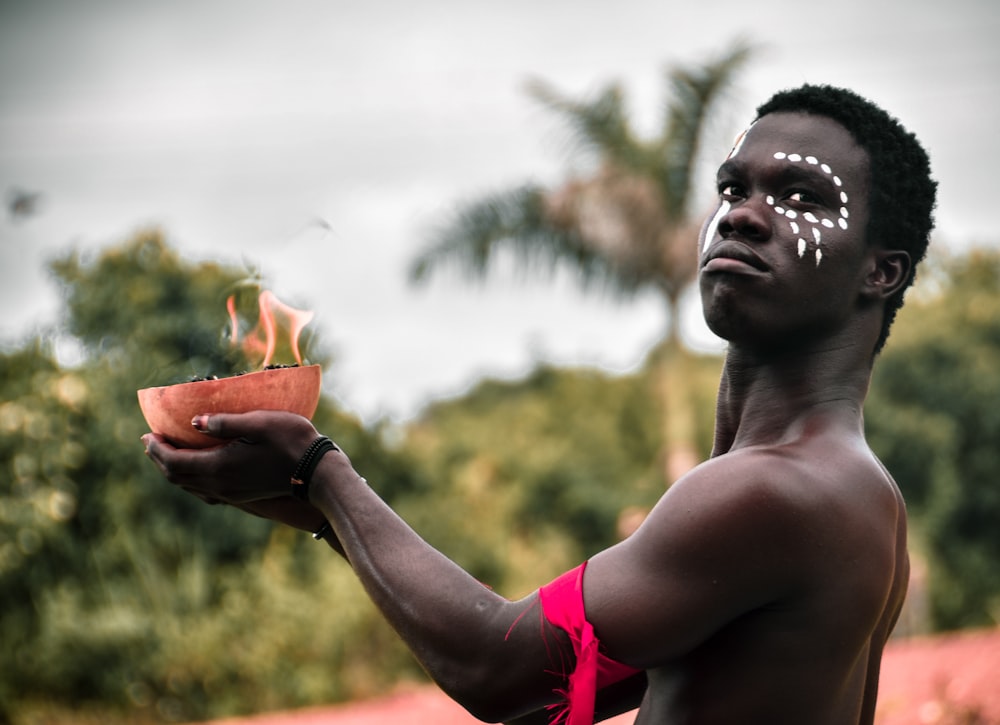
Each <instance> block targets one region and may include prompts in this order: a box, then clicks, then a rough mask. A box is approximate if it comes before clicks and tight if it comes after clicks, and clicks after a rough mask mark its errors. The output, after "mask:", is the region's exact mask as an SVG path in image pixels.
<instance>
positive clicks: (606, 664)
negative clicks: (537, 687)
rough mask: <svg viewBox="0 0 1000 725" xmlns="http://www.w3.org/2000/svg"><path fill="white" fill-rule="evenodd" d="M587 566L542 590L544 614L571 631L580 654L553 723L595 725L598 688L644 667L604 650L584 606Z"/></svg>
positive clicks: (584, 564) (565, 575)
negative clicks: (603, 652)
mask: <svg viewBox="0 0 1000 725" xmlns="http://www.w3.org/2000/svg"><path fill="white" fill-rule="evenodd" d="M586 568H587V562H583V563H582V564H581V565H580V566H578V567H577V568H576V569H571V570H570V571H568V572H566V573H565V574H563V575H562V576H559V577H557V578H556V579H554V580H553V581H552V582H550V583H549V584H546V585H545V586H544V587H542V588H541V589H539V590H538V598H539V599H540V600H541V603H542V614H543V615H544V616H545V618H546V619H547V620H548V621H549V622H550V623H551V624H552V625H554V626H556V627H559V629H562V630H564V631H565V632H566V633H567V634H568V635H569V638H570V641H571V642H572V643H573V653H574V654H575V655H576V667H575V668H574V670H573V671H572V672H570V673H569V675H568V678H567V685H566V689H565V690H559V692H560V694H562V695H563V696H564V697H565V698H566V699H565V702H563V703H560V704H559V705H555V706H554V707H555V708H556V711H555V714H554V715H553V717H552V720H551V721H550V722H551V725H556V724H557V723H565V725H593V723H594V700H595V698H596V697H597V691H598V690H599V689H601V688H602V687H607V686H608V685H613V684H614V683H616V682H621V681H622V680H624V679H626V678H627V677H631V676H632V675H634V674H637V673H638V672H640V671H641V670H637V669H634V668H632V667H629V666H628V665H623V664H622V663H621V662H617V661H615V660H613V659H611V658H610V657H606V656H605V655H603V654H602V653H601V652H600V650H599V647H600V642H599V641H598V639H597V637H596V635H595V634H594V628H593V626H591V624H590V622H588V621H587V616H586V613H585V612H584V608H583V572H584V570H585V569H586Z"/></svg>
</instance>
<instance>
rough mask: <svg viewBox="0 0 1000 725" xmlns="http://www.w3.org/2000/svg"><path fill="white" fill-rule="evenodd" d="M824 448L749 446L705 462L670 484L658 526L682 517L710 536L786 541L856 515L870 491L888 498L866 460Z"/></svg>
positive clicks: (879, 473)
mask: <svg viewBox="0 0 1000 725" xmlns="http://www.w3.org/2000/svg"><path fill="white" fill-rule="evenodd" d="M828 443H829V444H828V445H827V446H825V447H816V446H807V447H803V446H795V445H779V446H755V447H748V448H743V449H739V450H734V451H732V452H729V453H726V454H723V455H720V456H716V457H714V458H710V459H709V460H707V461H705V462H704V463H702V464H700V465H699V466H697V467H696V468H694V469H693V470H691V471H690V472H689V473H688V474H686V475H685V476H683V477H682V478H681V479H679V480H678V481H677V482H676V483H674V484H673V486H671V488H670V489H669V490H668V491H667V493H666V494H665V495H664V496H663V499H662V500H661V502H660V505H658V506H657V507H656V509H654V514H656V517H657V518H658V519H659V520H660V521H662V522H664V523H666V522H667V521H668V520H675V519H676V517H677V516H678V515H682V516H683V517H685V518H686V519H688V520H698V521H699V522H700V525H702V526H704V527H706V528H710V529H711V530H715V531H719V530H728V531H732V532H734V533H736V532H738V531H746V532H747V534H748V535H749V536H751V537H752V536H756V535H759V532H760V531H767V532H770V533H771V534H772V535H773V536H774V537H775V538H776V539H789V540H790V539H794V538H795V537H798V536H802V535H803V534H804V533H805V531H807V530H808V531H812V532H815V531H817V530H818V529H819V528H822V526H821V524H822V525H823V526H825V523H824V522H828V521H829V520H830V519H831V517H833V518H839V517H842V516H853V515H856V514H857V513H858V511H857V507H858V505H859V504H858V502H859V501H860V500H862V499H864V500H869V501H870V500H872V498H873V497H872V496H871V489H873V488H879V489H882V490H884V491H885V492H886V493H889V494H890V497H891V487H892V484H891V479H889V478H888V475H887V474H886V473H885V471H884V469H883V468H882V467H881V466H880V465H879V463H878V461H877V459H876V458H875V457H874V456H873V455H871V453H870V452H866V449H864V448H863V447H859V446H857V445H853V444H850V443H847V444H842V445H841V444H838V443H836V442H828Z"/></svg>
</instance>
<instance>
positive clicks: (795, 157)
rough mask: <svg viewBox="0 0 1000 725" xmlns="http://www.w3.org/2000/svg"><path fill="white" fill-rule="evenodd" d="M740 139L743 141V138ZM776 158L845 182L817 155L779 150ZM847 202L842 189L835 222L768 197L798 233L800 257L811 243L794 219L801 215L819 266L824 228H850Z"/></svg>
mask: <svg viewBox="0 0 1000 725" xmlns="http://www.w3.org/2000/svg"><path fill="white" fill-rule="evenodd" d="M740 140H741V142H742V138H741V139H740ZM774 158H775V159H777V160H778V161H787V162H788V163H790V164H800V163H806V164H809V165H810V166H818V167H819V169H820V170H821V171H822V172H823V173H824V174H826V175H827V176H829V177H830V179H831V181H833V183H834V185H835V186H837V187H838V188H839V187H842V186H843V185H844V182H843V181H842V180H841V178H840V177H839V176H836V175H834V173H833V169H832V168H830V165H829V164H825V163H821V162H820V160H819V159H817V158H816V157H815V156H803V155H802V154H798V153H787V152H785V151H777V152H775V154H774ZM847 202H848V197H847V192H846V191H843V190H841V192H840V203H841V207H840V210H839V211H840V216H839V217H838V218H837V220H836V222H835V221H834V220H833V219H828V218H825V217H824V218H822V219H821V218H820V217H818V216H816V214H814V213H813V212H811V211H807V212H803V213H802V214H801V215H799V214H798V213H797V212H796V211H795V210H794V209H787V208H785V207H783V206H778V205H777V203H776V201H775V199H774V197H773V196H768V197H767V203H768V205H769V206H770V207H771V208H772V209H774V213H775V214H777V215H779V216H783V217H785V218H786V219H788V220H789V221H788V224H789V226H790V227H791V230H792V234H794V235H796V237H797V242H796V244H797V251H798V254H799V258H800V259H801V258H803V257H805V255H806V250H807V249H808V246H809V243H808V241H807V240H806V238H807V237H808V236H809V235H808V234H806V235H804V236H799V233H800V227H799V224H798V222H796V221H792V220H794V219H797V218H799V216H801V218H802V222H803V223H804V224H806V226H807V228H808V229H809V230H810V231H811V232H812V238H813V241H814V242H815V244H816V253H815V255H814V256H815V259H816V266H817V267H818V266H819V263H820V261H821V260H822V259H823V250H822V249H821V245H822V242H823V229H835V228H836V227H838V226H839V227H840V228H841V229H842V230H844V231H846V230H847V228H848V223H847V220H848V218H849V217H850V215H851V214H850V211H849V210H848V207H847ZM718 218H719V216H718V215H716V218H715V219H714V220H713V222H714V223H715V224H716V225H717V224H718Z"/></svg>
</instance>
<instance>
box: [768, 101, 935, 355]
mask: <svg viewBox="0 0 1000 725" xmlns="http://www.w3.org/2000/svg"><path fill="white" fill-rule="evenodd" d="M778 112H789V113H796V112H798V113H811V114H814V115H818V116H826V117H827V118H830V119H832V120H834V121H836V122H837V123H839V124H840V125H841V126H843V127H844V128H845V129H847V132H848V133H850V134H851V136H852V137H853V138H854V141H855V142H856V143H857V144H858V145H859V146H860V147H861V148H863V149H864V150H865V151H866V152H867V153H868V161H869V168H870V178H871V190H870V193H869V198H868V206H869V219H868V228H867V229H866V230H865V233H866V238H867V240H868V243H869V244H877V245H878V246H880V247H882V248H883V249H902V250H905V251H906V252H908V253H909V255H910V260H911V266H910V274H909V277H908V278H907V280H906V284H904V285H903V286H902V287H901V288H900V289H899V292H897V293H896V294H894V295H893V296H892V297H890V298H889V299H888V300H886V305H885V316H884V319H883V322H882V331H881V333H880V335H879V338H878V342H877V343H876V345H875V352H876V354H877V353H878V352H879V351H880V350H881V349H882V346H883V345H885V341H886V338H887V337H888V336H889V328H890V327H891V325H892V322H893V320H894V319H895V317H896V312H897V311H898V310H899V308H900V307H901V306H902V304H903V295H904V293H905V292H906V289H907V288H908V287H909V286H910V285H911V284H913V280H914V277H915V275H916V271H917V264H918V263H919V262H920V261H921V260H922V259H923V258H924V255H925V254H926V253H927V245H928V243H929V241H930V234H931V230H932V229H933V228H934V204H935V196H936V193H937V182H935V181H934V180H933V179H932V178H931V168H930V160H929V159H928V157H927V152H926V151H925V150H924V148H923V146H921V145H920V142H919V141H918V140H917V137H916V136H914V135H913V134H912V133H910V132H909V131H907V130H906V129H905V128H903V126H902V124H900V123H899V121H898V120H896V119H895V118H893V117H892V116H890V115H889V114H888V113H886V112H885V111H884V110H882V109H881V108H880V107H879V106H877V105H875V104H874V103H872V102H871V101H869V100H868V99H866V98H863V97H862V96H859V95H858V94H857V93H854V92H853V91H849V90H846V89H844V88H836V87H833V86H827V85H804V86H802V87H800V88H794V89H791V90H786V91H780V92H778V93H776V94H775V95H774V96H772V97H771V98H770V100H768V101H767V102H765V103H764V104H763V105H761V106H760V107H759V108H758V109H757V118H761V117H762V116H766V115H768V114H769V113H778Z"/></svg>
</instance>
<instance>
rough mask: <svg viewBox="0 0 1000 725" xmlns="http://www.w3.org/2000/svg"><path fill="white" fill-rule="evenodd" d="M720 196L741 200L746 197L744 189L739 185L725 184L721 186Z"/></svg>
mask: <svg viewBox="0 0 1000 725" xmlns="http://www.w3.org/2000/svg"><path fill="white" fill-rule="evenodd" d="M719 195H720V196H724V197H730V198H741V197H743V196H744V193H743V187H742V186H740V185H739V184H733V183H727V182H723V183H721V184H719Z"/></svg>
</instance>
